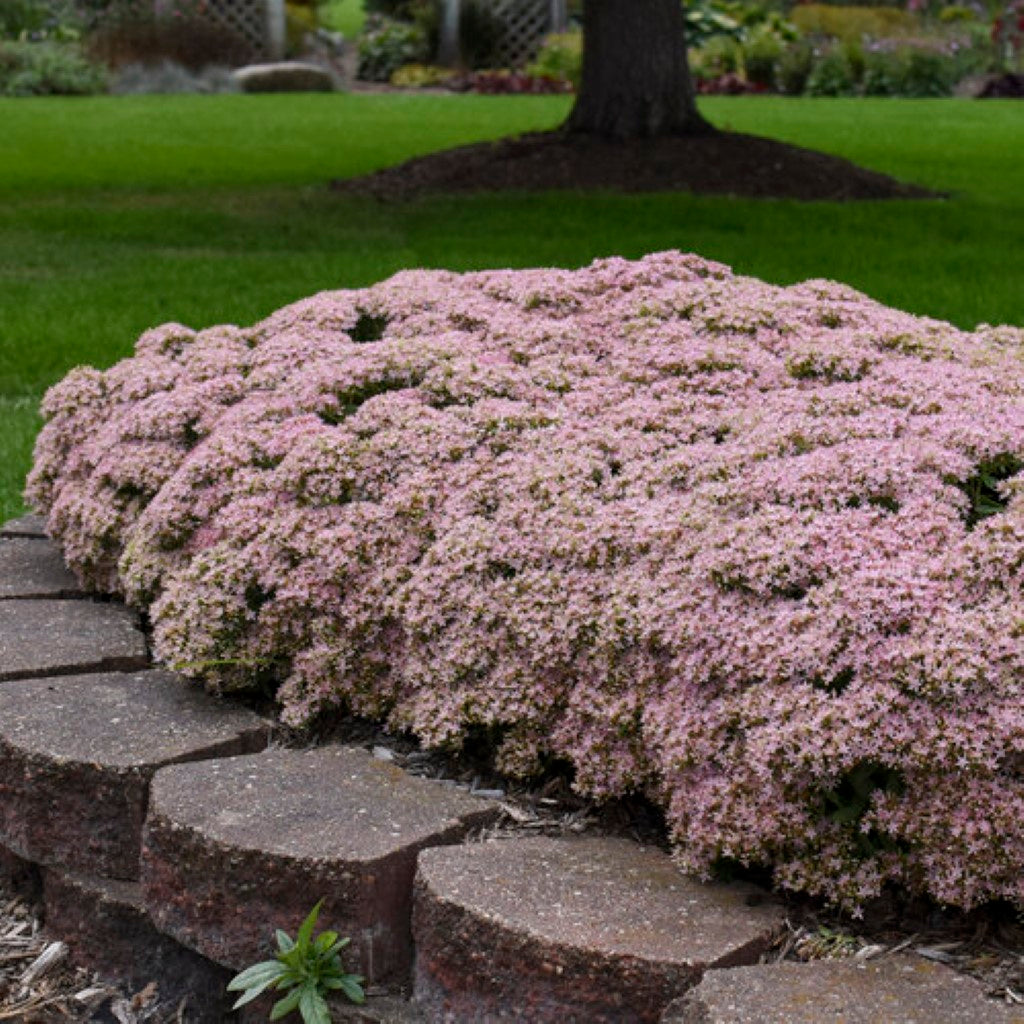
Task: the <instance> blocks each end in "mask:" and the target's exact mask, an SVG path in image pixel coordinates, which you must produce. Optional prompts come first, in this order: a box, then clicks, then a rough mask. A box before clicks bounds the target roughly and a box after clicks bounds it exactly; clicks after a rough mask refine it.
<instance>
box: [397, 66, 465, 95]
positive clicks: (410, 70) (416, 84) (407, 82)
mask: <svg viewBox="0 0 1024 1024" xmlns="http://www.w3.org/2000/svg"><path fill="white" fill-rule="evenodd" d="M451 77H452V72H451V68H439V67H435V66H434V65H433V64H405V65H403V66H402V67H400V68H399V69H398V70H397V71H395V72H394V74H392V76H391V84H392V85H396V86H398V87H400V88H403V89H426V88H429V87H430V86H437V85H444V83H445V82H447V81H448V79H449V78H451Z"/></svg>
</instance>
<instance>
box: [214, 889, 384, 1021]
mask: <svg viewBox="0 0 1024 1024" xmlns="http://www.w3.org/2000/svg"><path fill="white" fill-rule="evenodd" d="M323 902H324V901H323V900H320V902H319V903H317V905H316V906H315V907H314V908H313V909H312V910H311V911H310V912H309V916H308V917H307V918H306V920H305V921H303V922H302V925H301V926H300V928H299V931H298V934H297V935H296V936H295V939H294V941H293V940H292V939H290V938H289V937H288V936H287V935H286V934H285V933H284V932H283V931H281V929H280V928H279V929H278V930H277V947H278V952H277V955H276V958H275V959H274V960H264V961H263V962H262V963H259V964H253V966H252V967H249V968H248V969H246V970H244V971H242V973H241V974H239V975H237V976H236V977H234V978H232V979H231V981H230V982H229V983H228V991H229V992H243V993H244V995H242V996H240V997H239V999H238V1001H237V1002H236V1003H235V1005H234V1007H232V1009H236V1010H237V1009H238V1007H240V1006H245V1004H246V1003H250V1002H252V1000H254V999H255V998H256V997H257V996H259V995H261V994H262V993H263V992H266V991H267V990H268V989H276V990H277V991H278V992H285V991H287V990H289V989H290V990H291V991H289V992H288V994H287V995H286V996H285V997H284V998H283V999H279V1000H278V1001H277V1002H276V1003H275V1004H274V1007H273V1009H272V1010H271V1011H270V1019H271V1020H280V1019H281V1018H282V1017H284V1016H285V1015H286V1014H289V1013H292V1012H293V1011H295V1010H298V1011H299V1013H301V1014H302V1019H303V1021H304V1022H305V1024H331V1015H330V1011H329V1010H328V1008H327V1002H326V1001H325V999H324V995H325V994H326V993H327V992H334V991H338V990H340V991H341V992H343V993H344V994H345V996H346V997H347V998H348V999H350V1000H351V1001H352V1002H353V1003H362V1002H365V1001H366V995H365V994H364V992H363V979H362V978H361V977H360V976H359V975H358V974H347V973H346V972H345V969H344V968H343V967H342V966H341V951H342V950H343V949H344V948H345V947H346V946H347V945H348V944H349V942H351V939H339V938H338V933H337V932H321V933H320V934H319V935H318V936H317V937H316V938H315V939H314V938H313V928H314V927H315V925H316V919H317V917H319V915H320V907H321V906H323Z"/></svg>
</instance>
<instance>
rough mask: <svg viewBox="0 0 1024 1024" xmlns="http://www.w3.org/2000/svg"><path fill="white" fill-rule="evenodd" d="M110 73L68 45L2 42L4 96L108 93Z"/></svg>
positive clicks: (0, 86)
mask: <svg viewBox="0 0 1024 1024" xmlns="http://www.w3.org/2000/svg"><path fill="white" fill-rule="evenodd" d="M106 88H107V80H106V74H105V73H104V71H103V69H102V68H100V67H97V66H96V65H95V64H93V63H91V62H90V61H89V60H88V59H87V58H86V57H85V55H84V54H83V53H82V51H81V50H80V49H79V47H77V46H75V45H72V44H67V43H50V42H43V43H29V42H5V43H0V95H3V96H88V95H92V94H93V93H101V92H105V91H106Z"/></svg>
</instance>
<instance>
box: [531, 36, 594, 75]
mask: <svg viewBox="0 0 1024 1024" xmlns="http://www.w3.org/2000/svg"><path fill="white" fill-rule="evenodd" d="M526 71H527V74H530V75H533V76H534V77H537V78H557V79H559V80H561V81H563V82H571V83H572V85H573V88H575V89H578V88H579V85H580V77H581V75H582V72H583V33H582V32H579V31H576V32H556V33H555V34H553V35H550V36H548V37H547V38H546V39H545V40H544V45H543V46H542V47H541V48H540V52H539V53H538V54H537V58H536V60H534V62H533V63H532V64H530V65H529V66H528V67H527V69H526Z"/></svg>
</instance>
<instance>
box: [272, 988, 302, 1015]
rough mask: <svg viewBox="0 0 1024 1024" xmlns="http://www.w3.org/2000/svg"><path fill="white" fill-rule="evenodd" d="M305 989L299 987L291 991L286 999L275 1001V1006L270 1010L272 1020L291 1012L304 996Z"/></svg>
mask: <svg viewBox="0 0 1024 1024" xmlns="http://www.w3.org/2000/svg"><path fill="white" fill-rule="evenodd" d="M304 991H305V989H302V988H297V989H295V990H294V991H292V992H289V993H288V995H286V996H285V997H284V999H279V1000H278V1001H277V1002H276V1003H274V1008H273V1009H272V1010H271V1011H270V1019H271V1020H280V1019H281V1018H282V1017H284V1016H285V1015H286V1014H289V1013H291V1012H292V1011H293V1010H295V1009H296V1008H297V1007H298V1005H299V1000H300V999H301V998H302V993H303V992H304Z"/></svg>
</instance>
